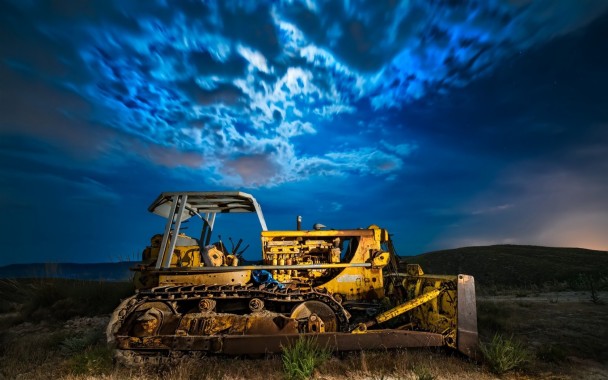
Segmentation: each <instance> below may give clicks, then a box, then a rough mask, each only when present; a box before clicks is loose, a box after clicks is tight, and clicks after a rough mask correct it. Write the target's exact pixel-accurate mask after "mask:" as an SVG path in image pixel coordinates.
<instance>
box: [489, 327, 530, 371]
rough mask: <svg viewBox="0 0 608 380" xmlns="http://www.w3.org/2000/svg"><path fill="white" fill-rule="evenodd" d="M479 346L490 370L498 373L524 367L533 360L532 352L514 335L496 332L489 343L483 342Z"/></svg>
mask: <svg viewBox="0 0 608 380" xmlns="http://www.w3.org/2000/svg"><path fill="white" fill-rule="evenodd" d="M479 348H480V350H481V352H482V354H483V356H484V358H485V361H486V363H487V364H488V365H489V366H490V370H491V371H492V372H494V373H496V374H502V373H505V372H508V371H512V370H516V369H522V368H523V367H524V366H525V365H526V364H528V363H529V362H530V360H531V354H530V352H529V351H528V350H527V349H526V348H525V347H524V346H523V345H522V344H521V343H519V342H517V341H515V340H513V337H511V338H505V337H503V336H502V335H499V334H495V335H494V337H493V338H492V340H491V341H490V342H489V343H481V344H480V345H479Z"/></svg>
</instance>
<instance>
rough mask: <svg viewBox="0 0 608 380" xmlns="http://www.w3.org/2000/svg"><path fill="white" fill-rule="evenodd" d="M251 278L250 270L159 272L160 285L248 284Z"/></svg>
mask: <svg viewBox="0 0 608 380" xmlns="http://www.w3.org/2000/svg"><path fill="white" fill-rule="evenodd" d="M250 280H251V271H250V270H241V271H234V272H223V273H204V274H187V273H184V274H159V276H158V283H159V285H188V284H192V285H222V284H235V285H239V284H246V283H248V282H249V281H250Z"/></svg>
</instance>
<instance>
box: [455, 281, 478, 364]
mask: <svg viewBox="0 0 608 380" xmlns="http://www.w3.org/2000/svg"><path fill="white" fill-rule="evenodd" d="M457 318H458V329H457V331H458V336H457V338H456V339H457V343H458V351H460V352H462V353H463V354H465V355H467V356H469V357H472V358H475V357H477V350H478V347H477V342H478V340H477V305H476V302H475V279H474V278H473V276H468V275H464V274H459V275H458V317H457Z"/></svg>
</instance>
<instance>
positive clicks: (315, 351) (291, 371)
mask: <svg viewBox="0 0 608 380" xmlns="http://www.w3.org/2000/svg"><path fill="white" fill-rule="evenodd" d="M330 356H331V351H330V350H329V349H327V348H322V347H320V346H319V345H318V344H317V340H316V339H314V338H308V337H305V338H300V339H298V340H296V342H295V343H294V344H292V345H290V346H287V347H285V348H283V356H282V359H283V370H284V373H285V377H286V378H287V379H288V380H305V379H309V378H310V377H311V376H312V374H313V372H314V370H315V368H317V367H318V366H319V365H321V364H322V363H323V362H325V361H326V360H327V359H329V357H330Z"/></svg>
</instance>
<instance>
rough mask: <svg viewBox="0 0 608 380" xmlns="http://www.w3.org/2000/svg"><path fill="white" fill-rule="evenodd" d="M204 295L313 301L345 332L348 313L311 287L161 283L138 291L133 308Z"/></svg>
mask: <svg viewBox="0 0 608 380" xmlns="http://www.w3.org/2000/svg"><path fill="white" fill-rule="evenodd" d="M205 298H207V299H214V300H224V299H225V300H227V299H230V300H235V299H243V300H247V299H252V298H260V299H263V300H264V301H269V302H278V303H283V304H285V303H289V304H293V305H294V306H295V305H296V304H297V303H300V302H305V301H311V300H316V301H320V302H323V303H325V304H326V305H328V306H329V307H331V309H332V310H333V311H334V313H335V314H336V318H337V319H338V322H339V323H338V325H339V329H340V331H348V328H349V326H348V320H349V318H350V314H349V313H348V311H346V309H345V308H344V307H343V306H342V305H341V304H340V303H339V302H338V301H337V300H336V299H335V298H334V297H333V296H332V295H331V294H329V293H327V292H326V291H320V290H317V289H314V288H299V289H290V288H284V289H281V288H279V287H277V286H272V287H267V286H265V285H260V286H254V285H251V284H248V285H185V286H161V287H156V288H152V289H147V290H142V291H139V292H138V293H137V294H136V296H135V303H134V304H133V307H137V306H139V304H141V303H143V302H149V301H164V302H180V301H192V300H201V299H205Z"/></svg>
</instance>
